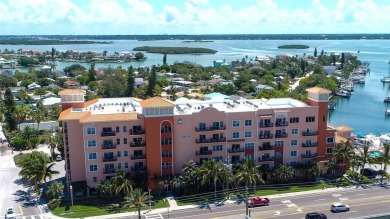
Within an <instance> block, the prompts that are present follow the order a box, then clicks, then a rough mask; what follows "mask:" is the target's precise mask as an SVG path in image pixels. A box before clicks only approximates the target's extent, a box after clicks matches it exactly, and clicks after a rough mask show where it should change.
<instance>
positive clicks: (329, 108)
mask: <svg viewBox="0 0 390 219" xmlns="http://www.w3.org/2000/svg"><path fill="white" fill-rule="evenodd" d="M335 109H336V105H335V104H332V103H330V104H329V105H328V110H335Z"/></svg>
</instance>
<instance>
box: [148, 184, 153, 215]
mask: <svg viewBox="0 0 390 219" xmlns="http://www.w3.org/2000/svg"><path fill="white" fill-rule="evenodd" d="M150 191H151V190H150V189H149V188H148V192H149V211H151V210H152V200H150Z"/></svg>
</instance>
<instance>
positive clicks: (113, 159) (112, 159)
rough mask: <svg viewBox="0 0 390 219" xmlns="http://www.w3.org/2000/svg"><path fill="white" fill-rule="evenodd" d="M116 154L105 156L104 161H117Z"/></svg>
mask: <svg viewBox="0 0 390 219" xmlns="http://www.w3.org/2000/svg"><path fill="white" fill-rule="evenodd" d="M116 160H117V157H116V156H103V162H109V161H116Z"/></svg>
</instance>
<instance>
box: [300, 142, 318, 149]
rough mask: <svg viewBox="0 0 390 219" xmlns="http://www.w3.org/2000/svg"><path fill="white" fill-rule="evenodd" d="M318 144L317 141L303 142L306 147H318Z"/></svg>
mask: <svg viewBox="0 0 390 219" xmlns="http://www.w3.org/2000/svg"><path fill="white" fill-rule="evenodd" d="M317 146H318V143H317V142H310V143H302V147H304V148H310V147H317Z"/></svg>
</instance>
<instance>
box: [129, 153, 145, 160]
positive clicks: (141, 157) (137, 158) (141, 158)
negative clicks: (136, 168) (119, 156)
mask: <svg viewBox="0 0 390 219" xmlns="http://www.w3.org/2000/svg"><path fill="white" fill-rule="evenodd" d="M131 159H132V160H143V159H146V155H145V154H141V155H131Z"/></svg>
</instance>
